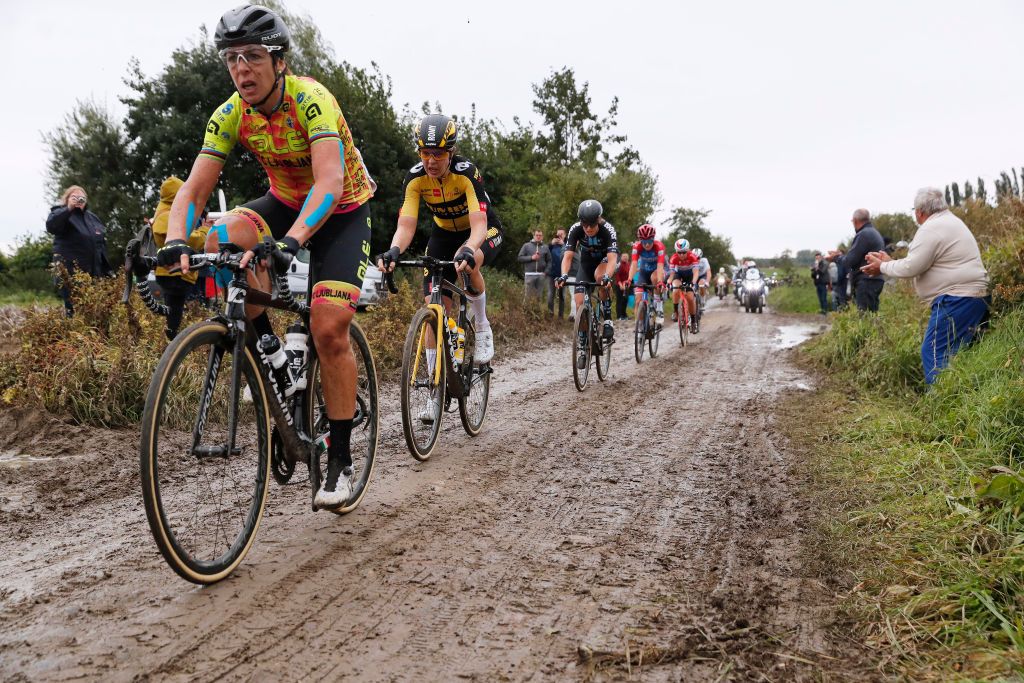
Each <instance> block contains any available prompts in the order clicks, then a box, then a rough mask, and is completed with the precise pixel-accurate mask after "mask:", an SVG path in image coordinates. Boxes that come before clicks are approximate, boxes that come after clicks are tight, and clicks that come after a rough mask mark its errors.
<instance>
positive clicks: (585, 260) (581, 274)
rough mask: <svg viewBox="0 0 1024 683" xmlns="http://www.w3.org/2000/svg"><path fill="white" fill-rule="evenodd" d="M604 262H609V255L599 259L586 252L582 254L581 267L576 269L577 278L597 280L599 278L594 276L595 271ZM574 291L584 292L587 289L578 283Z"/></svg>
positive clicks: (587, 280)
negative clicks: (589, 255)
mask: <svg viewBox="0 0 1024 683" xmlns="http://www.w3.org/2000/svg"><path fill="white" fill-rule="evenodd" d="M602 263H608V256H607V255H606V256H605V257H604V258H602V259H598V258H593V257H588V256H587V254H586V253H585V252H584V253H582V254H580V265H579V268H577V269H576V279H577V280H582V281H584V282H596V281H597V280H596V279H595V278H594V271H596V270H597V267H598V266H599V265H601V264H602ZM573 291H575V292H576V293H577V294H584V293H586V291H587V290H586V288H585V287H583V286H582V285H577V286H576V287H575V288H574V289H573Z"/></svg>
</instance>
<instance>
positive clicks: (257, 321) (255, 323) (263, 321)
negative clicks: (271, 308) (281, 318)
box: [252, 311, 274, 339]
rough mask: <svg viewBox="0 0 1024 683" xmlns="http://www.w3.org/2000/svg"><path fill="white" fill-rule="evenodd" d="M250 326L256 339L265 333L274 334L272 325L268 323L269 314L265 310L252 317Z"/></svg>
mask: <svg viewBox="0 0 1024 683" xmlns="http://www.w3.org/2000/svg"><path fill="white" fill-rule="evenodd" d="M252 327H253V329H254V330H256V338H257V339H262V338H263V335H265V334H274V326H273V325H271V324H270V316H268V315H267V312H266V311H264V312H262V313H260V314H259V315H258V316H256V317H255V318H253V319H252Z"/></svg>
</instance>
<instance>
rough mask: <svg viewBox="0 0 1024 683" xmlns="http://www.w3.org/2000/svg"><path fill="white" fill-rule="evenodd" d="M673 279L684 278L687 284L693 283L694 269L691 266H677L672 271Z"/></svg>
mask: <svg viewBox="0 0 1024 683" xmlns="http://www.w3.org/2000/svg"><path fill="white" fill-rule="evenodd" d="M672 280H673V281H675V280H682V281H683V282H685V283H686V284H689V285H692V284H693V270H692V269H691V268H676V269H674V270H673V271H672Z"/></svg>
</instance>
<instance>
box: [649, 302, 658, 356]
mask: <svg viewBox="0 0 1024 683" xmlns="http://www.w3.org/2000/svg"><path fill="white" fill-rule="evenodd" d="M652 312H653V313H654V315H652V316H651V317H652V318H654V323H653V325H654V334H652V335H651V338H650V339H648V340H647V350H648V351H649V352H650V354H651V358H657V357H658V344H660V343H661V328H660V327H658V316H657V311H652ZM647 322H648V324H651V321H650V320H648V321H647Z"/></svg>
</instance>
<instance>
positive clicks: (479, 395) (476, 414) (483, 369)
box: [459, 325, 491, 436]
mask: <svg viewBox="0 0 1024 683" xmlns="http://www.w3.org/2000/svg"><path fill="white" fill-rule="evenodd" d="M475 350H476V331H475V330H474V329H473V326H472V325H469V326H467V327H466V360H468V361H470V362H472V360H473V358H472V356H473V352H474V351H475ZM490 398H491V372H490V367H489V366H486V365H485V366H479V365H475V364H474V365H473V371H472V372H471V373H470V376H469V386H468V388H467V389H466V393H465V395H464V396H462V398H460V399H459V419H460V420H461V421H462V428H463V429H464V430H466V433H467V434H469V435H470V436H476V435H477V434H479V433H480V430H481V429H483V426H484V418H485V417H486V416H487V402H488V401H489V400H490Z"/></svg>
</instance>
